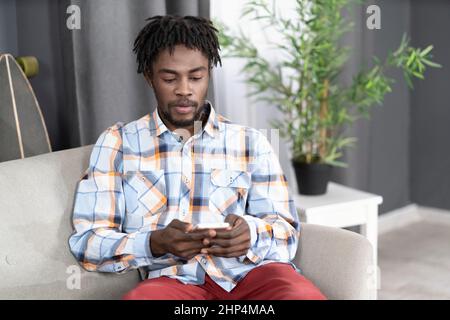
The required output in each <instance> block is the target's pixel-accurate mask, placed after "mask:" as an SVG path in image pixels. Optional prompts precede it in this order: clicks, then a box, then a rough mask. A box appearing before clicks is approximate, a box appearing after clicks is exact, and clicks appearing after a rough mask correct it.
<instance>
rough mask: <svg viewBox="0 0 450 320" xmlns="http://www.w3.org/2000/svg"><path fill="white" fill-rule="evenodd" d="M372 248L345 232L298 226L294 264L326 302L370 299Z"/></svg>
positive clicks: (368, 243) (371, 291)
mask: <svg viewBox="0 0 450 320" xmlns="http://www.w3.org/2000/svg"><path fill="white" fill-rule="evenodd" d="M372 259H373V258H372V245H371V244H370V242H369V241H368V240H367V239H366V238H364V237H363V236H361V235H359V234H357V233H355V232H351V231H348V230H343V229H338V228H332V227H325V226H319V225H313V224H307V223H302V225H301V230H300V240H299V247H298V251H297V255H296V256H295V258H294V261H293V262H294V263H295V265H296V266H297V267H299V268H300V269H301V271H302V274H303V275H304V276H305V277H306V278H307V279H309V280H311V281H312V282H313V283H314V284H315V285H316V286H317V287H318V288H319V289H320V290H321V291H322V293H323V294H324V295H325V296H326V297H327V298H328V299H371V298H373V297H374V291H375V290H376V288H373V287H374V285H372V282H371V280H372V279H373V278H372V274H373V271H374V270H372V269H373V266H372Z"/></svg>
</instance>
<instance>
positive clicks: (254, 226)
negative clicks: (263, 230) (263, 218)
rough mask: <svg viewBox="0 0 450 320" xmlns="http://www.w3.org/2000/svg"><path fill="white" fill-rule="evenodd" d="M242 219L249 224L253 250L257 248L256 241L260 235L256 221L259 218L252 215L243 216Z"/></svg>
mask: <svg viewBox="0 0 450 320" xmlns="http://www.w3.org/2000/svg"><path fill="white" fill-rule="evenodd" d="M242 218H244V220H245V221H246V222H247V224H248V227H249V229H250V248H252V247H254V246H255V244H256V240H257V238H258V234H257V228H258V225H257V224H256V221H255V220H254V219H257V218H255V217H253V216H250V215H244V216H242Z"/></svg>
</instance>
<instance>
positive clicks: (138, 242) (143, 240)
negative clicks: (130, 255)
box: [133, 231, 153, 259]
mask: <svg viewBox="0 0 450 320" xmlns="http://www.w3.org/2000/svg"><path fill="white" fill-rule="evenodd" d="M151 234H152V232H151V231H148V232H138V233H137V234H136V237H135V238H134V244H133V252H134V257H135V259H152V258H153V253H152V250H151V248H150V235H151Z"/></svg>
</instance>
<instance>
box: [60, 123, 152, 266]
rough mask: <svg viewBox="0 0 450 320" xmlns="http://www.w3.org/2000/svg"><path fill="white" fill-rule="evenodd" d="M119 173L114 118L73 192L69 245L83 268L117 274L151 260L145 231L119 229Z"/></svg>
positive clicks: (120, 165)
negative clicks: (128, 231)
mask: <svg viewBox="0 0 450 320" xmlns="http://www.w3.org/2000/svg"><path fill="white" fill-rule="evenodd" d="M122 171H123V163H122V123H121V122H118V123H116V124H115V125H114V126H112V127H110V128H108V129H107V130H105V131H104V132H103V133H102V134H101V135H100V137H99V138H98V140H97V142H96V143H95V145H94V148H93V150H92V153H91V156H90V160H89V167H88V169H87V170H86V172H85V175H84V176H83V177H82V178H81V180H80V181H79V183H78V187H77V190H76V194H75V203H74V209H73V219H72V220H73V227H74V229H75V230H74V233H73V234H72V235H71V236H70V238H69V246H70V249H71V251H72V253H73V255H74V256H75V258H76V259H77V260H78V261H79V262H80V264H81V265H82V266H83V267H84V268H85V269H86V270H88V271H100V272H117V273H122V272H126V271H128V270H130V269H135V268H139V267H141V266H145V265H150V264H151V263H152V258H153V256H152V252H151V249H150V235H151V231H149V232H133V233H124V232H122V226H123V222H124V218H125V199H124V194H123V187H122Z"/></svg>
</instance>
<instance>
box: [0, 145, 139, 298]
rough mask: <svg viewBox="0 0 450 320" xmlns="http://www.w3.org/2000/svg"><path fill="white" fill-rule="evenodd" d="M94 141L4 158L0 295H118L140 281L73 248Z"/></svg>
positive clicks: (0, 189) (0, 176)
mask: <svg viewBox="0 0 450 320" xmlns="http://www.w3.org/2000/svg"><path fill="white" fill-rule="evenodd" d="M92 147H93V145H90V146H85V147H80V148H75V149H70V150H64V151H58V152H52V153H47V154H43V155H39V156H35V157H30V158H25V159H20V160H13V161H6V162H1V163H0V299H119V298H121V297H122V296H123V295H124V294H125V293H126V292H127V291H128V290H131V289H132V288H133V287H134V286H135V285H136V284H137V283H138V282H139V275H138V272H137V271H130V272H128V273H125V274H105V273H97V272H87V271H85V270H84V269H83V268H81V266H80V265H79V264H78V263H77V261H76V260H75V258H74V257H73V255H72V254H71V252H70V249H69V245H68V238H69V236H70V235H71V233H72V219H71V218H72V210H73V204H74V203H73V200H74V195H75V190H76V187H77V183H78V181H79V180H80V179H81V176H82V174H83V172H84V171H85V170H86V169H87V167H88V163H89V156H90V153H91V151H92Z"/></svg>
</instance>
